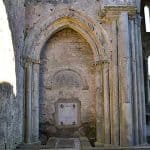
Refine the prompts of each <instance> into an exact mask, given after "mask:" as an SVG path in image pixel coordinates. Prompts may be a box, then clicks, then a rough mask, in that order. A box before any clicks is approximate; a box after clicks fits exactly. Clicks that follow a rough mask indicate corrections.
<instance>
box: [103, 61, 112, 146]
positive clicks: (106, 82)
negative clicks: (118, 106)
mask: <svg viewBox="0 0 150 150" xmlns="http://www.w3.org/2000/svg"><path fill="white" fill-rule="evenodd" d="M102 78H103V93H104V95H103V96H104V98H103V99H104V131H105V134H104V138H105V141H104V143H105V144H106V145H110V144H111V142H110V136H111V134H110V131H111V125H110V97H109V96H110V87H109V63H108V62H107V61H105V62H103V77H102Z"/></svg>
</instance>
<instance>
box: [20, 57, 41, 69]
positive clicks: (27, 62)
mask: <svg viewBox="0 0 150 150" xmlns="http://www.w3.org/2000/svg"><path fill="white" fill-rule="evenodd" d="M22 63H23V66H25V67H26V66H28V65H31V64H38V65H39V64H40V60H37V59H33V58H30V57H23V58H22Z"/></svg>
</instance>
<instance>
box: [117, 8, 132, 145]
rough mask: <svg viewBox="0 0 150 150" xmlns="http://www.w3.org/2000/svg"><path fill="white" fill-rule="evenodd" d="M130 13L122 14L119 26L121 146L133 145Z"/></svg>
mask: <svg viewBox="0 0 150 150" xmlns="http://www.w3.org/2000/svg"><path fill="white" fill-rule="evenodd" d="M128 26H129V20H128V12H126V11H125V12H121V14H120V17H119V24H118V36H119V38H118V62H119V105H120V144H121V145H125V146H130V145H133V122H132V117H133V116H132V99H131V93H132V88H131V76H132V75H131V70H130V67H131V58H130V48H129V27H128Z"/></svg>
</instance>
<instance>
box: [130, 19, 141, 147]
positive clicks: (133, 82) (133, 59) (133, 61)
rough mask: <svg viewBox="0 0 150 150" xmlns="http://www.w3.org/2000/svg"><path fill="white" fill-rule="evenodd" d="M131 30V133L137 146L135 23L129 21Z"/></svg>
mask: <svg viewBox="0 0 150 150" xmlns="http://www.w3.org/2000/svg"><path fill="white" fill-rule="evenodd" d="M130 28H131V32H130V34H131V57H132V59H131V60H132V61H131V66H132V67H131V69H132V89H133V90H132V92H133V112H134V113H133V122H134V124H133V132H134V144H135V145H138V144H139V124H138V121H139V116H138V88H137V87H138V86H137V60H136V46H135V45H136V42H135V21H134V20H131V21H130Z"/></svg>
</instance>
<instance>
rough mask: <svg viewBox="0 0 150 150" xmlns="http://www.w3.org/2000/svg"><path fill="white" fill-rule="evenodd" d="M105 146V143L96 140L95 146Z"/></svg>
mask: <svg viewBox="0 0 150 150" xmlns="http://www.w3.org/2000/svg"><path fill="white" fill-rule="evenodd" d="M104 146H105V144H104V143H100V142H95V147H104Z"/></svg>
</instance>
